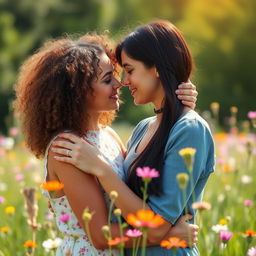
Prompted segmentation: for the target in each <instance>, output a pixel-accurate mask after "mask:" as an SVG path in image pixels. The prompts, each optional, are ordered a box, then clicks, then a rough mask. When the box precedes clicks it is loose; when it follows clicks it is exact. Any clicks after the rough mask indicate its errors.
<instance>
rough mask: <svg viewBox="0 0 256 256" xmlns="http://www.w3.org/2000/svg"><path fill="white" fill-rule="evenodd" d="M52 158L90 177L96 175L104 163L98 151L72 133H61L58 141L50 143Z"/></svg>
mask: <svg viewBox="0 0 256 256" xmlns="http://www.w3.org/2000/svg"><path fill="white" fill-rule="evenodd" d="M51 150H52V151H53V152H54V153H56V155H55V156H54V158H55V159H56V160H58V161H60V162H65V163H69V164H72V165H74V166H75V167H77V168H78V169H80V170H82V171H84V172H86V173H88V174H92V175H96V176H97V174H98V171H99V169H100V168H99V167H100V165H101V163H104V162H105V160H104V159H103V157H102V155H101V153H100V151H99V150H98V149H97V148H96V146H94V145H92V144H91V143H90V142H89V141H88V140H86V139H85V138H81V137H78V136H76V135H74V134H72V133H61V134H59V135H58V140H55V141H54V142H53V143H52V147H51Z"/></svg>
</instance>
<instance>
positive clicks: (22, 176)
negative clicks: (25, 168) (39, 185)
mask: <svg viewBox="0 0 256 256" xmlns="http://www.w3.org/2000/svg"><path fill="white" fill-rule="evenodd" d="M23 179H24V174H22V173H18V174H16V175H15V180H17V181H22V180H23Z"/></svg>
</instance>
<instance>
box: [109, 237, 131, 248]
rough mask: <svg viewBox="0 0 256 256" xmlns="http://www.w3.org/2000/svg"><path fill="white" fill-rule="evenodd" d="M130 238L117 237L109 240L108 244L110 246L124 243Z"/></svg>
mask: <svg viewBox="0 0 256 256" xmlns="http://www.w3.org/2000/svg"><path fill="white" fill-rule="evenodd" d="M128 240H129V238H128V237H116V238H115V239H112V240H108V245H109V246H113V245H118V244H121V243H124V242H126V241H128Z"/></svg>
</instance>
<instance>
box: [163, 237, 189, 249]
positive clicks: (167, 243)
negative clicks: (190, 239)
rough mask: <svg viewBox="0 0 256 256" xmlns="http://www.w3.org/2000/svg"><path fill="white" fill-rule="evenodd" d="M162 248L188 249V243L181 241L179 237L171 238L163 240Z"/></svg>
mask: <svg viewBox="0 0 256 256" xmlns="http://www.w3.org/2000/svg"><path fill="white" fill-rule="evenodd" d="M160 246H161V247H165V248H166V249H177V248H179V247H182V248H185V247H187V243H186V241H185V240H180V239H179V238H178V237H170V238H169V239H168V240H163V241H162V242H161V243H160Z"/></svg>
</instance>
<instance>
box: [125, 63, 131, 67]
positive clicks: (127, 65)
mask: <svg viewBox="0 0 256 256" xmlns="http://www.w3.org/2000/svg"><path fill="white" fill-rule="evenodd" d="M131 66H132V65H131V64H128V63H124V64H123V67H124V68H125V67H131Z"/></svg>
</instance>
